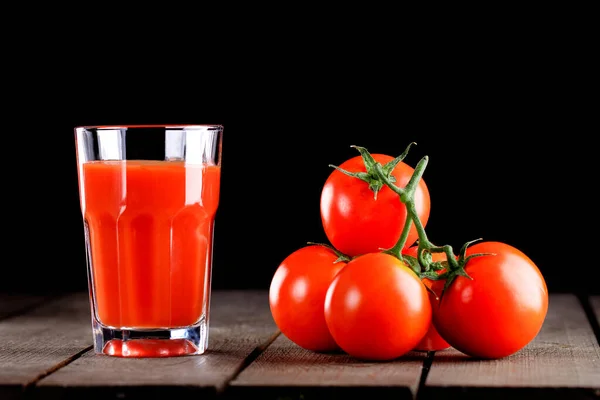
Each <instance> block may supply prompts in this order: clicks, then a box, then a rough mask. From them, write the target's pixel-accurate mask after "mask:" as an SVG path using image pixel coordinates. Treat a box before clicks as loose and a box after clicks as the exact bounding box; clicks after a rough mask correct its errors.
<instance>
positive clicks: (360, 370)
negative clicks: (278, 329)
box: [227, 335, 426, 400]
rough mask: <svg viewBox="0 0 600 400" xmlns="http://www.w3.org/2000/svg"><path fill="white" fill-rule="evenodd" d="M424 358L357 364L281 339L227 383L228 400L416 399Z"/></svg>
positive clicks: (412, 355) (417, 355)
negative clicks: (255, 399)
mask: <svg viewBox="0 0 600 400" xmlns="http://www.w3.org/2000/svg"><path fill="white" fill-rule="evenodd" d="M425 357H426V353H409V354H407V355H406V356H404V357H402V358H401V359H398V360H396V361H393V362H361V361H358V360H355V359H353V358H351V357H350V356H348V355H345V354H341V353H338V354H321V353H315V352H312V351H308V350H304V349H302V348H300V347H299V346H297V345H296V344H294V343H293V342H291V341H290V340H289V339H288V338H286V337H285V336H284V335H280V336H279V337H278V338H277V339H276V340H275V342H273V344H271V345H270V346H269V347H268V348H267V349H266V350H265V351H264V352H263V353H262V354H261V355H259V356H258V358H257V359H256V360H255V361H254V362H253V363H252V364H250V366H249V367H248V368H246V369H245V370H244V371H242V372H241V373H240V375H238V377H237V378H236V379H234V380H233V381H232V382H231V386H230V387H229V388H228V389H227V392H228V394H229V395H230V397H233V398H243V397H247V396H258V397H259V398H262V399H278V398H286V399H288V398H289V399H296V398H297V399H300V398H301V399H306V400H308V399H315V398H326V399H335V398H347V397H348V396H349V395H358V396H360V395H361V394H363V395H365V396H375V398H377V399H379V398H388V397H389V398H394V399H402V398H406V399H410V398H413V396H414V394H415V393H416V389H417V387H418V384H419V378H420V376H421V370H422V366H423V362H424V360H425Z"/></svg>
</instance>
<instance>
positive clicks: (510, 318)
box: [433, 242, 548, 359]
mask: <svg viewBox="0 0 600 400" xmlns="http://www.w3.org/2000/svg"><path fill="white" fill-rule="evenodd" d="M475 253H495V254H496V255H485V256H480V257H474V258H472V259H471V260H470V261H468V262H467V265H466V266H465V271H466V272H467V274H469V275H470V276H471V278H473V279H472V280H470V279H468V278H465V277H462V276H458V277H457V278H456V279H455V280H454V281H453V282H452V283H451V285H450V287H449V288H448V289H447V290H446V292H445V293H444V295H443V297H442V300H441V305H440V307H434V309H433V318H434V324H435V326H436V328H437V330H438V332H439V333H440V335H442V337H443V338H444V339H445V340H446V341H448V343H450V344H451V345H452V347H454V348H456V349H457V350H459V351H461V352H463V353H465V354H467V355H469V356H472V357H478V358H487V359H496V358H502V357H506V356H509V355H511V354H513V353H515V352H517V351H519V350H520V349H522V348H523V347H525V346H526V345H527V344H528V343H529V342H530V341H531V340H533V339H534V338H535V336H537V334H538V332H539V331H540V329H541V327H542V324H543V322H544V319H545V318H546V313H547V311H548V289H547V287H546V282H545V280H544V277H543V276H542V274H541V272H540V270H539V269H538V267H537V266H536V265H535V264H534V263H533V261H532V260H531V259H530V258H529V257H528V256H526V255H525V254H524V253H523V252H521V251H520V250H518V249H516V248H515V247H512V246H510V245H508V244H505V243H500V242H481V243H478V244H475V245H473V246H471V247H469V248H468V249H467V255H469V254H475Z"/></svg>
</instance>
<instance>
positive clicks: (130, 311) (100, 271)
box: [79, 160, 220, 329]
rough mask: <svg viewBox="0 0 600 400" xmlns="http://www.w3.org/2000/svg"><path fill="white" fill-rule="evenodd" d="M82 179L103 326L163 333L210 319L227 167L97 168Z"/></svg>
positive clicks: (131, 164) (136, 164)
mask: <svg viewBox="0 0 600 400" xmlns="http://www.w3.org/2000/svg"><path fill="white" fill-rule="evenodd" d="M79 179H80V186H81V190H80V200H81V209H82V213H83V219H84V224H85V230H86V235H87V243H88V248H87V253H88V254H87V256H88V259H89V264H90V270H89V271H88V273H89V274H90V275H89V276H90V285H91V287H90V289H91V291H92V294H93V299H94V303H95V307H94V309H95V313H96V318H97V319H98V321H99V322H100V323H101V324H102V325H103V326H106V327H113V328H132V329H133V328H139V329H159V328H176V327H187V326H190V325H194V324H196V323H198V322H199V321H200V320H201V319H202V318H203V317H204V318H208V316H207V315H206V314H207V312H208V307H209V305H208V302H209V291H210V278H211V263H212V239H213V227H214V217H215V213H216V210H217V205H218V200H219V183H220V166H218V165H197V164H196V165H194V164H187V163H186V162H185V161H146V160H127V161H89V162H85V163H83V164H82V165H81V171H80V177H79Z"/></svg>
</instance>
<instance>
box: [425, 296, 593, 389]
mask: <svg viewBox="0 0 600 400" xmlns="http://www.w3.org/2000/svg"><path fill="white" fill-rule="evenodd" d="M449 395H451V396H454V397H456V398H458V397H460V398H486V399H490V398H511V399H520V398H523V399H525V398H527V399H530V398H538V397H539V398H542V397H543V398H544V399H548V398H569V399H578V398H597V397H600V347H599V346H598V342H597V341H596V338H595V336H594V333H593V331H592V328H591V326H590V323H589V321H588V320H587V318H586V315H585V312H584V311H583V308H582V307H581V304H580V303H579V301H578V300H577V298H576V297H575V296H573V295H570V294H555V295H551V296H550V304H549V309H548V315H547V317H546V321H545V322H544V326H543V327H542V330H541V331H540V333H539V334H538V336H537V337H536V338H535V339H534V340H533V341H532V342H531V343H530V344H529V345H528V346H527V347H525V348H524V349H522V350H521V351H520V352H518V353H516V354H513V355H512V356H510V357H506V358H504V359H500V360H487V361H482V360H474V359H470V358H468V357H467V356H464V355H462V354H461V353H459V352H458V351H456V350H447V351H444V352H441V353H439V354H436V355H435V357H434V360H433V364H432V366H431V368H430V370H429V373H428V376H427V379H426V381H425V386H424V387H423V388H422V391H421V392H420V393H419V397H420V398H424V399H428V398H432V399H439V398H440V397H439V396H449Z"/></svg>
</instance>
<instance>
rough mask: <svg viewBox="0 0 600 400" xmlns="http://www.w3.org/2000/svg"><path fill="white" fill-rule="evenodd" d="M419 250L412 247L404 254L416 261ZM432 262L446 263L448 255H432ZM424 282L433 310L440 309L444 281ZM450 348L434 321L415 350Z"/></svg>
mask: <svg viewBox="0 0 600 400" xmlns="http://www.w3.org/2000/svg"><path fill="white" fill-rule="evenodd" d="M417 250H418V247H417V246H411V247H409V248H408V249H407V250H406V251H405V252H404V253H403V254H404V256H411V257H414V258H415V259H416V258H417ZM431 261H432V262H440V263H441V262H443V261H446V255H445V254H444V253H433V254H431ZM445 271H446V270H445V269H439V270H437V271H436V273H437V274H438V275H441V274H442V273H444V272H445ZM422 282H423V284H424V285H426V286H427V287H428V288H429V289H430V290H429V291H428V295H429V302H430V303H431V309H432V310H433V309H434V308H436V307H438V305H439V300H440V296H441V294H442V289H443V282H444V281H443V280H440V281H434V280H431V279H428V278H423V279H422ZM449 347H451V346H450V344H449V343H448V342H447V341H446V340H444V338H443V337H442V336H441V335H440V334H439V332H438V331H437V329H436V328H435V325H434V324H433V321H432V323H431V324H429V329H428V330H427V333H426V334H425V336H424V337H423V339H421V341H420V342H419V343H418V344H417V345H416V346H415V348H414V349H413V350H417V351H440V350H445V349H447V348H449Z"/></svg>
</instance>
